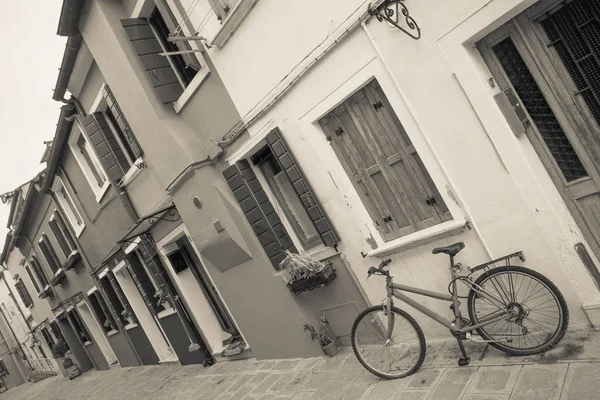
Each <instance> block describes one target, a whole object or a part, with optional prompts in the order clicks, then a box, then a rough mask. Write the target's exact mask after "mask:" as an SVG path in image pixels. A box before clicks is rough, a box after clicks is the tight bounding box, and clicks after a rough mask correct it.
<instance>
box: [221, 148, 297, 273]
mask: <svg viewBox="0 0 600 400" xmlns="http://www.w3.org/2000/svg"><path fill="white" fill-rule="evenodd" d="M223 176H224V177H225V180H226V181H227V184H228V186H229V188H230V189H231V191H232V192H233V195H234V196H235V199H236V200H237V201H238V203H239V204H240V207H241V209H242V212H243V213H244V215H245V216H246V219H247V220H248V223H249V224H250V226H251V227H252V230H253V231H254V234H255V235H256V236H257V237H258V240H259V242H260V244H261V246H262V247H263V249H264V250H265V252H266V254H267V257H269V259H270V260H271V264H272V265H273V267H274V268H275V269H276V270H279V269H280V267H279V263H281V261H283V259H284V258H285V250H288V251H290V252H293V253H296V252H298V250H297V249H296V246H294V243H293V242H292V239H291V238H290V237H289V235H288V233H287V230H286V229H285V227H284V226H283V224H282V223H281V219H280V218H279V216H278V215H277V213H276V212H275V208H274V207H273V204H271V201H270V200H269V198H268V197H267V194H266V193H265V191H264V190H263V188H262V186H261V184H260V182H259V181H258V179H256V174H255V173H254V171H253V170H252V168H251V167H250V163H249V162H248V161H246V160H242V161H240V162H238V163H236V164H235V165H232V166H230V167H229V168H227V169H226V170H225V171H223Z"/></svg>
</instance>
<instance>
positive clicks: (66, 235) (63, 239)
mask: <svg viewBox="0 0 600 400" xmlns="http://www.w3.org/2000/svg"><path fill="white" fill-rule="evenodd" d="M48 225H50V229H51V230H52V233H53V234H54V237H55V238H56V241H57V242H58V245H59V247H60V248H61V250H62V252H63V254H64V255H65V257H66V258H68V257H69V256H70V255H71V253H72V252H73V251H75V250H77V248H76V246H75V241H74V240H73V237H71V233H70V232H69V230H68V229H67V226H66V225H65V222H64V221H63V219H62V217H61V216H60V214H59V213H58V211H57V210H55V211H54V213H53V214H52V217H50V221H49V223H48Z"/></svg>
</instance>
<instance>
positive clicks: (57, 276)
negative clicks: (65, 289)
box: [50, 268, 67, 286]
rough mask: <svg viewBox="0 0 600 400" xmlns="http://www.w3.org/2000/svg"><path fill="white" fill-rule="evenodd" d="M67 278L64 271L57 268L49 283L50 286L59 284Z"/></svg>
mask: <svg viewBox="0 0 600 400" xmlns="http://www.w3.org/2000/svg"><path fill="white" fill-rule="evenodd" d="M66 277H67V274H66V273H65V271H64V270H63V269H62V268H59V269H58V270H57V271H56V272H55V273H54V277H53V278H52V280H51V281H50V284H51V285H53V286H54V285H56V284H59V283H61V282H62V281H63V280H64V279H65V278H66Z"/></svg>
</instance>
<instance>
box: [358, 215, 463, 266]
mask: <svg viewBox="0 0 600 400" xmlns="http://www.w3.org/2000/svg"><path fill="white" fill-rule="evenodd" d="M466 224H467V220H466V219H464V218H463V219H459V220H450V221H446V222H443V223H441V224H437V225H434V226H432V227H429V228H426V229H423V230H420V231H417V232H414V233H411V234H410V235H406V236H403V237H400V238H398V239H394V240H392V241H389V242H387V243H385V244H383V245H381V246H379V247H378V248H377V249H376V250H373V251H370V252H369V253H368V254H369V257H384V256H386V255H389V254H392V253H396V252H400V251H402V250H407V249H408V248H411V247H414V246H416V245H422V244H424V243H426V242H428V241H434V240H437V239H439V237H440V236H441V235H444V234H449V233H452V232H454V231H457V230H459V231H461V232H462V230H463V229H466V226H465V225H466ZM456 233H458V232H456Z"/></svg>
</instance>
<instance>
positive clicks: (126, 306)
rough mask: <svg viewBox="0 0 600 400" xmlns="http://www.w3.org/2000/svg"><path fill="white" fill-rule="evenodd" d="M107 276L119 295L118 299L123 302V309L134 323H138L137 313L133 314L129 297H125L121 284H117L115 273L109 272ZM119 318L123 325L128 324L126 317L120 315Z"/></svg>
mask: <svg viewBox="0 0 600 400" xmlns="http://www.w3.org/2000/svg"><path fill="white" fill-rule="evenodd" d="M106 276H107V277H108V281H109V282H110V285H111V286H112V288H113V290H114V291H115V294H116V295H117V298H118V300H119V301H120V302H121V305H122V306H123V308H124V309H125V310H126V311H127V312H128V313H129V315H130V316H131V317H132V318H133V320H134V321H137V318H136V316H135V313H134V312H133V309H132V308H131V305H130V304H129V301H127V297H125V293H123V291H122V290H121V286H120V285H119V282H117V280H116V278H115V275H114V274H113V272H112V271H109V272H108V274H107V275H106ZM119 318H121V320H122V321H123V323H126V320H125V318H124V317H122V316H121V315H119Z"/></svg>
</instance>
